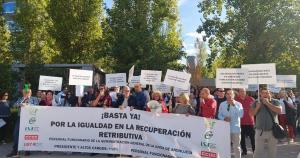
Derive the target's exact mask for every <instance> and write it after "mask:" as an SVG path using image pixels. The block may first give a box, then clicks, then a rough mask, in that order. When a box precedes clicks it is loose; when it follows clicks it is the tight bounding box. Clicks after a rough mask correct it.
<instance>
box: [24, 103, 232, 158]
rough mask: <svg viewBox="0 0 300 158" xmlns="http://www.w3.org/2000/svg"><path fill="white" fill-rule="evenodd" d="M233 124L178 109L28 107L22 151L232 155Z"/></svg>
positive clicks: (176, 157)
mask: <svg viewBox="0 0 300 158" xmlns="http://www.w3.org/2000/svg"><path fill="white" fill-rule="evenodd" d="M229 128H230V127H229V124H228V123H225V122H223V121H217V120H211V119H204V118H201V117H195V116H186V115H178V114H155V113H150V112H144V111H137V110H133V111H129V110H119V109H102V108H72V107H38V106H25V107H22V110H21V125H20V135H19V150H25V151H69V152H88V153H110V154H124V155H135V156H142V157H149V158H153V157H160V158H164V157H167V158H187V157H188V158H200V157H202V158H229V157H230V134H229Z"/></svg>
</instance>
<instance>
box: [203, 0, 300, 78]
mask: <svg viewBox="0 0 300 158" xmlns="http://www.w3.org/2000/svg"><path fill="white" fill-rule="evenodd" d="M198 7H199V8H200V12H201V13H202V14H203V17H204V19H203V21H204V22H203V24H202V25H201V26H199V28H198V32H202V31H205V33H206V35H207V36H206V38H208V39H209V46H210V48H211V54H210V56H209V59H208V61H207V62H208V66H209V68H212V67H215V66H222V67H238V66H240V65H241V64H243V63H269V62H275V63H276V64H277V72H278V74H299V73H300V63H299V62H300V60H299V59H300V53H299V52H300V47H299V40H300V29H299V26H300V18H299V17H300V1H295V0H264V1H261V0H251V1H242V0H234V1H233V0H204V1H202V2H200V3H199V5H198ZM224 12H225V13H226V15H225V18H223V17H224ZM222 13H223V15H222Z"/></svg>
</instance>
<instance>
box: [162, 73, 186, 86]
mask: <svg viewBox="0 0 300 158" xmlns="http://www.w3.org/2000/svg"><path fill="white" fill-rule="evenodd" d="M190 79H191V74H189V73H186V72H180V71H174V70H170V69H168V70H167V73H166V76H165V80H164V84H165V85H169V86H173V87H177V88H182V89H186V88H188V87H189V86H190Z"/></svg>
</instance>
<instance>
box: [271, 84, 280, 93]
mask: <svg viewBox="0 0 300 158" xmlns="http://www.w3.org/2000/svg"><path fill="white" fill-rule="evenodd" d="M268 89H269V90H270V92H273V93H279V91H280V90H281V88H280V87H277V86H276V85H275V84H268Z"/></svg>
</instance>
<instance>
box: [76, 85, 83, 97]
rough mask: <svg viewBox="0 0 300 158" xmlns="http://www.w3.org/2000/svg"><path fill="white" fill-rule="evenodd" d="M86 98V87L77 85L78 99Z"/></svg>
mask: <svg viewBox="0 0 300 158" xmlns="http://www.w3.org/2000/svg"><path fill="white" fill-rule="evenodd" d="M83 96H84V86H79V85H76V97H83Z"/></svg>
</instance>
